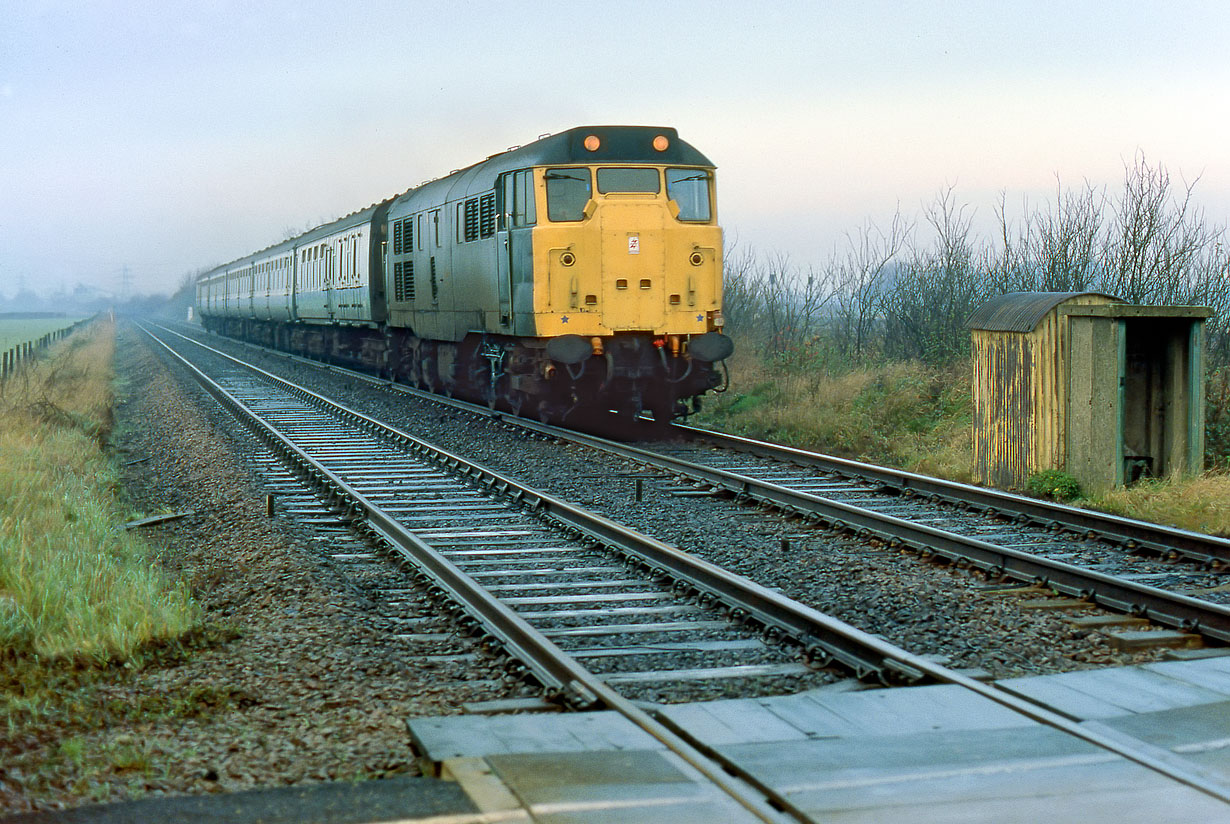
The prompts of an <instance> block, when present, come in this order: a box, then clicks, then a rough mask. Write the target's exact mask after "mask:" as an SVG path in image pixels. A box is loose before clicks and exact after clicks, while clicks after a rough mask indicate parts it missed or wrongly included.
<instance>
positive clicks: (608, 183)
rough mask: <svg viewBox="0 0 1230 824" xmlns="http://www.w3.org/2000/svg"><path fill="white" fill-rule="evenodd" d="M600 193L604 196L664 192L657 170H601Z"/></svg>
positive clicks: (599, 176) (599, 178)
mask: <svg viewBox="0 0 1230 824" xmlns="http://www.w3.org/2000/svg"><path fill="white" fill-rule="evenodd" d="M598 191H599V192H600V193H601V194H604V195H605V194H610V193H611V192H621V193H623V192H627V193H639V194H654V195H656V194H657V193H658V192H660V191H662V182H661V181H660V180H659V179H658V170H657V169H646V168H643V167H642V168H631V169H620V168H612V169H599V170H598Z"/></svg>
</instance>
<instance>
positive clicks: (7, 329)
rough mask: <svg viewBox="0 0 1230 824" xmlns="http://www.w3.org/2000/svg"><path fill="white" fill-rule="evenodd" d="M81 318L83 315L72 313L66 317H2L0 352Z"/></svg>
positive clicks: (0, 321)
mask: <svg viewBox="0 0 1230 824" xmlns="http://www.w3.org/2000/svg"><path fill="white" fill-rule="evenodd" d="M79 320H81V317H78V316H71V315H70V316H69V317H65V318H14V319H10V318H0V352H5V351H7V350H9V349H12V348H13V347H14V346H16V345H17V344H19V343H25V342H26V341H28V340H38V339H39V338H41V337H42V336H43V335H45V334H47V333H48V332H54V331H55V330H57V329H63V328H64V327H66V326H72V325H73V324H74V323H76V322H77V321H79Z"/></svg>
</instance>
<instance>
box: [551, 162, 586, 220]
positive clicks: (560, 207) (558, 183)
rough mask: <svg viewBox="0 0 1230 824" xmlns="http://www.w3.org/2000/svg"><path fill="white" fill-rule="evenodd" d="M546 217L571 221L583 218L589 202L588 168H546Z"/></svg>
mask: <svg viewBox="0 0 1230 824" xmlns="http://www.w3.org/2000/svg"><path fill="white" fill-rule="evenodd" d="M543 179H544V180H546V181H547V219H548V220H553V221H571V220H584V219H585V204H586V203H589V197H590V188H589V169H547V171H546V174H544V175H543Z"/></svg>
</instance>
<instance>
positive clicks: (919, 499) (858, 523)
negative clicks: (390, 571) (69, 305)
mask: <svg viewBox="0 0 1230 824" xmlns="http://www.w3.org/2000/svg"><path fill="white" fill-rule="evenodd" d="M263 351H267V352H272V350H263ZM273 354H278V355H281V356H283V357H293V356H288V355H286V354H285V353H276V352H274V353H273ZM297 360H300V361H302V362H304V363H309V364H315V365H319V364H317V362H315V361H309V360H304V359H297ZM328 368H329V369H331V370H333V371H335V372H338V373H341V374H346V375H347V376H350V377H353V378H356V379H358V380H363V381H368V382H371V383H373V384H377V385H380V386H384V387H386V388H388V389H390V390H391V391H395V392H402V393H407V394H412V395H415V396H418V397H422V398H424V399H427V400H430V401H432V402H435V403H440V404H446V405H450V406H453V407H455V408H458V409H463V410H466V411H467V412H470V413H473V414H478V415H484V416H488V417H492V418H495V419H498V420H500V421H501V422H503V423H506V424H508V425H510V426H516V427H520V428H523V429H526V430H528V431H531V432H534V433H536V434H538V435H541V436H543V437H549V438H554V439H557V440H564V441H569V442H573V443H577V444H581V445H585V446H587V447H590V448H595V449H600V450H602V451H604V452H607V453H609V454H612V455H617V456H619V457H622V458H625V459H627V460H630V461H634V462H636V463H639V464H641V465H644V466H651V467H654V468H657V469H659V470H662V471H664V472H668V473H671V474H672V475H674V476H676V477H678V478H680V479H683V480H684V481H686V482H687V483H690V484H693V485H694V486H695V487H696V488H695V490H694V492H693V493H692V494H716V493H727V494H731V495H735V496H738V497H740V498H744V499H749V500H752V501H756V502H759V503H761V504H764V505H768V506H772V507H775V508H778V509H780V510H782V511H784V512H787V513H792V514H795V515H798V516H800V517H802V518H806V519H807V520H809V521H812V522H815V523H820V524H824V525H826V526H827V527H829V528H832V529H835V530H844V531H849V532H851V533H853V534H855V535H858V536H860V537H863V538H874V539H876V540H879V541H882V542H884V543H885V544H887V545H889V546H890V547H901V548H903V549H908V550H912V551H914V552H916V553H918V554H919V555H921V556H923V557H930V558H936V559H944V560H947V561H951V562H954V563H958V564H962V565H970V566H974V567H977V568H979V569H982V570H984V571H985V572H986V574H987V575H988V576H990V577H992V578H994V579H1004V580H1012V581H1017V582H1021V583H1024V584H1030V585H1036V586H1038V587H1040V588H1043V589H1049V590H1053V591H1054V592H1056V593H1060V594H1063V595H1067V596H1071V597H1074V598H1077V599H1081V600H1084V601H1086V602H1088V603H1089V604H1090V605H1096V606H1099V607H1103V608H1106V609H1110V610H1112V611H1117V612H1122V613H1125V614H1128V615H1131V616H1135V617H1139V618H1144V619H1147V620H1149V621H1151V622H1153V623H1156V624H1159V625H1161V626H1164V627H1170V628H1173V629H1176V630H1181V631H1183V632H1189V633H1198V634H1200V635H1201V636H1203V637H1204V638H1206V639H1208V640H1209V641H1211V642H1213V643H1224V642H1227V641H1230V577H1228V576H1230V541H1228V540H1226V539H1223V538H1217V537H1213V536H1208V535H1201V534H1198V533H1193V532H1189V531H1186V530H1181V529H1175V528H1172V527H1166V526H1161V525H1157V524H1150V523H1146V522H1142V521H1135V520H1131V519H1127V518H1121V517H1117V516H1113V515H1107V514H1104V513H1098V512H1093V511H1090V510H1083V509H1078V508H1076V507H1070V506H1064V505H1061V504H1056V503H1052V502H1048V501H1041V500H1038V499H1033V498H1027V497H1024V496H1020V495H1013V494H1011V493H1006V492H1000V491H998V490H990V489H983V488H979V487H974V486H970V485H967V484H958V483H953V482H949V481H943V480H940V479H936V478H928V477H926V476H921V475H916V474H913V473H909V472H904V471H901V470H895V469H891V468H886V467H879V466H873V465H870V464H865V463H860V462H857V461H849V460H844V459H840V458H834V457H832V456H826V455H821V454H818V453H813V452H808V451H805V450H798V449H791V448H789V447H784V446H780V445H776V444H769V443H765V442H762V441H756V440H753V439H748V438H740V437H737V436H732V435H726V434H723V433H717V432H712V431H708V430H703V429H698V428H696V427H690V426H684V425H680V424H675V425H673V426H672V427H671V429H670V431H671V434H672V435H673V436H674V438H675V439H674V440H672V441H665V442H657V443H638V444H635V445H633V444H629V443H626V442H622V441H618V440H612V439H609V438H602V437H599V436H596V435H590V434H586V433H582V432H577V431H574V430H569V429H564V428H561V427H557V426H551V425H548V424H542V423H539V422H537V421H532V420H528V419H524V418H519V417H514V416H510V415H506V414H505V413H502V412H499V411H495V410H490V409H487V408H485V407H481V406H477V405H475V404H471V403H467V402H465V401H460V400H456V399H452V398H443V397H441V396H439V395H434V394H431V393H426V392H421V391H420V390H417V389H413V388H410V387H404V386H401V385H398V384H389V383H388V382H387V381H382V380H380V379H378V378H374V377H372V376H371V375H367V374H364V373H361V372H353V371H350V370H346V369H340V368H338V367H328ZM641 434H645V435H646V436H648V435H650V434H652V430H651V429H650V428H649V427H646V428H645V430H644V432H643V433H641ZM681 494H689V493H687V492H682V493H681Z"/></svg>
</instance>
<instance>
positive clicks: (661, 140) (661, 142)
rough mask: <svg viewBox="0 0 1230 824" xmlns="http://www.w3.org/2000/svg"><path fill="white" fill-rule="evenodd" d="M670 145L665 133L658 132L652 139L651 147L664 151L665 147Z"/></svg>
mask: <svg viewBox="0 0 1230 824" xmlns="http://www.w3.org/2000/svg"><path fill="white" fill-rule="evenodd" d="M669 145H671V142H670V141H669V140H667V139H666V135H664V134H660V135H658V136H657V137H655V138H654V139H653V147H654V148H655V149H657V150H658V151H659V152H664V151H666V147H667V146H669Z"/></svg>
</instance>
